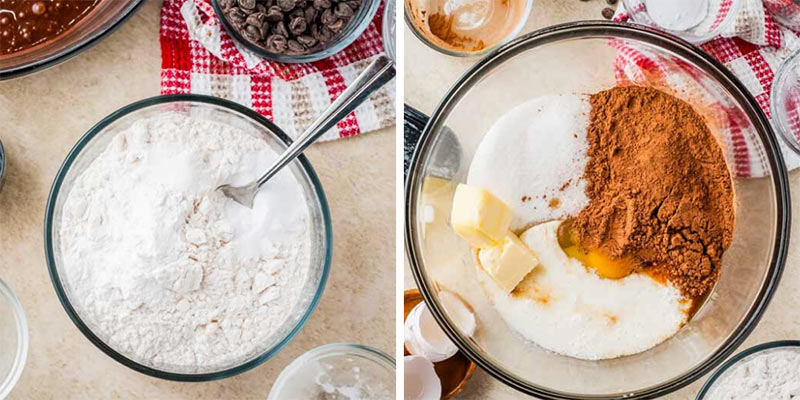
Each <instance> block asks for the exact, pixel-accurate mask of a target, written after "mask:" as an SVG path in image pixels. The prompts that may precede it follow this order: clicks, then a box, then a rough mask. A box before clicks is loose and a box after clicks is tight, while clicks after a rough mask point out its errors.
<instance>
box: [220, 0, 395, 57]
mask: <svg viewBox="0 0 800 400" xmlns="http://www.w3.org/2000/svg"><path fill="white" fill-rule="evenodd" d="M211 4H212V5H213V7H214V10H215V11H216V13H217V16H219V19H220V21H221V22H222V25H223V26H224V27H225V30H226V31H227V32H228V34H230V36H231V37H232V38H233V39H234V40H235V41H236V42H238V43H239V44H241V45H242V46H243V47H245V48H246V49H248V50H250V51H251V52H253V53H256V54H258V55H259V56H261V57H263V58H265V59H268V60H273V61H278V62H284V63H304V62H312V61H317V60H321V59H323V58H327V57H330V56H332V55H334V54H336V53H338V52H340V51H341V50H343V49H344V48H345V47H347V46H349V45H350V44H352V43H353V42H354V41H355V40H356V38H358V37H359V36H360V35H361V34H362V33H363V32H364V30H366V29H367V27H368V26H369V24H370V23H371V22H372V18H373V17H374V16H375V13H376V12H377V11H378V7H379V6H380V0H212V1H211Z"/></svg>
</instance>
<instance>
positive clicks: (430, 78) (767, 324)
mask: <svg viewBox="0 0 800 400" xmlns="http://www.w3.org/2000/svg"><path fill="white" fill-rule="evenodd" d="M605 7H607V4H606V1H605V0H589V1H579V0H535V1H534V5H533V11H532V14H531V17H530V19H529V20H528V23H527V25H526V26H525V28H524V29H523V33H525V32H530V31H532V30H535V29H539V28H542V27H545V26H548V25H553V24H557V23H563V22H569V21H575V20H584V19H601V16H600V11H601V10H602V9H603V8H605ZM403 32H404V33H403V34H404V39H405V60H414V63H413V65H412V64H406V66H407V67H406V70H405V100H404V101H405V103H406V104H409V105H411V106H414V107H416V108H417V109H419V110H421V111H423V112H426V113H430V112H431V111H433V109H434V108H435V106H436V104H437V103H438V102H439V100H440V99H441V98H442V96H443V95H444V94H445V92H446V91H447V90H448V88H449V87H450V86H451V85H452V84H453V83H454V82H455V81H456V79H457V78H458V77H459V76H461V74H463V73H464V72H465V71H466V70H467V69H468V68H469V67H470V66H472V65H473V64H474V63H475V62H476V59H468V58H467V59H460V58H454V57H448V56H445V55H443V54H440V53H438V52H436V51H434V50H432V49H430V48H428V47H427V46H425V45H424V44H423V43H422V42H420V41H419V40H418V39H417V38H416V37H415V36H414V35H413V34H412V33H411V31H410V30H409V29H408V27H406V26H405V25H404V31H403ZM789 179H790V184H791V189H792V194H793V195H794V201H793V204H794V209H795V213H794V214H795V215H794V217H793V221H792V226H793V227H794V228H793V231H794V235H793V238H792V241H791V243H790V249H789V255H788V258H787V262H786V269H785V272H784V275H783V280H782V281H781V284H780V287H779V288H778V290H777V293H776V295H775V297H774V298H773V300H772V302H771V303H770V306H769V308H768V309H767V311H766V313H765V314H764V317H763V319H762V320H761V322H760V323H759V325H758V327H757V328H756V329H755V331H754V332H753V333H752V334H751V335H750V337H749V338H748V339H747V340H746V341H745V342H744V344H742V346H740V347H739V350H743V349H745V348H747V347H750V346H753V345H755V344H758V343H763V342H767V341H772V340H779V339H798V338H800V294H799V293H800V270H798V263H800V249H798V247H797V243H798V241H797V240H798V239H797V232H800V230H799V229H800V218H799V217H798V215H797V214H798V211H797V210H798V209H800V206H799V205H800V199H798V197H800V195H798V193H800V171H794V172H792V173H791V174H790V176H789ZM404 287H405V288H413V287H415V283H414V279H413V277H412V276H411V272H410V270H409V268H408V264H407V263H406V266H405V278H404ZM706 379H707V376H706V377H703V378H701V379H700V380H699V381H698V382H695V383H694V384H692V385H690V386H688V387H686V388H684V389H682V390H680V391H678V392H676V393H673V394H671V395H669V396H666V397H664V398H665V399H670V400H689V399H694V398H695V396H696V394H697V391H698V390H699V388H700V386H701V385H702V383H703V382H705V380H706ZM458 398H460V399H485V398H491V399H517V398H519V399H522V398H528V397H526V396H525V395H522V394H520V393H518V392H516V391H514V390H513V389H510V388H508V387H506V386H505V385H503V384H502V383H500V382H499V381H496V380H495V379H493V378H492V377H491V376H489V375H488V374H487V373H485V372H483V371H481V370H480V369H479V370H478V371H477V372H476V373H475V375H474V376H473V377H472V380H471V381H470V382H469V383H468V385H467V386H466V388H465V390H464V391H463V392H462V393H461V395H460V396H459V397H458Z"/></svg>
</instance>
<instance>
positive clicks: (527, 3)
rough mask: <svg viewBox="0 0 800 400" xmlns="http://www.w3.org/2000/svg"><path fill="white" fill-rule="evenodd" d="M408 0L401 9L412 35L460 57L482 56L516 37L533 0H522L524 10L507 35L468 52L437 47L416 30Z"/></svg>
mask: <svg viewBox="0 0 800 400" xmlns="http://www.w3.org/2000/svg"><path fill="white" fill-rule="evenodd" d="M408 1H409V0H403V11H404V12H403V15H404V19H405V21H406V26H407V27H408V30H410V31H411V33H413V34H414V36H416V38H417V39H418V40H419V41H420V42H422V43H423V44H425V45H426V46H428V47H429V48H431V49H433V50H436V51H438V52H439V53H442V54H444V55H448V56H452V57H461V58H470V57H472V58H477V57H482V56H484V55H486V54H489V53H491V52H492V51H494V50H496V49H498V48H499V47H501V46H503V45H505V44H507V43H509V42H510V41H512V40H514V38H516V37H517V35H519V33H520V31H522V28H523V27H524V26H525V24H526V23H527V22H528V19H530V17H531V9H533V2H534V0H524V1H525V10H523V13H522V18H521V19H520V21H519V23H518V24H517V25H516V26H515V27H514V29H512V30H511V32H510V33H509V34H508V36H506V37H505V38H504V39H503V40H501V41H499V42H497V43H495V44H494V45H492V46H489V47H487V48H485V49H483V50H480V51H473V52H469V51H456V50H451V49H446V48H443V47H439V46H437V45H435V44H433V43H432V42H431V41H430V40H428V38H426V37H425V35H423V34H422V33H420V32H419V30H417V28H416V27H415V26H414V22H413V21H411V19H410V18H409V16H408V15H409V14H410V13H409V12H408V8H407V7H406V5H407V4H408Z"/></svg>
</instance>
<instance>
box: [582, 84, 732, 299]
mask: <svg viewBox="0 0 800 400" xmlns="http://www.w3.org/2000/svg"><path fill="white" fill-rule="evenodd" d="M590 104H591V113H590V123H589V127H588V130H587V138H588V142H589V150H588V157H589V159H588V162H587V165H586V169H585V171H584V178H585V180H586V182H587V186H586V194H587V196H588V198H589V205H588V206H587V207H586V208H584V209H583V210H582V211H581V212H580V214H579V215H578V216H577V217H576V218H575V221H573V223H574V227H575V231H576V233H577V234H578V238H579V240H580V243H581V244H582V245H583V246H584V247H586V248H587V249H597V250H600V251H602V252H604V253H606V254H607V255H609V256H611V257H631V256H632V257H634V258H636V259H637V260H638V261H639V262H640V264H641V265H642V266H643V267H642V268H643V269H644V272H646V273H650V274H651V275H653V276H657V277H660V278H665V279H667V280H668V281H670V282H672V283H673V284H675V285H676V286H677V287H678V288H679V289H680V290H681V292H682V293H683V294H684V295H686V296H690V297H693V298H697V297H701V296H704V295H706V294H707V292H708V291H709V289H711V287H713V285H714V283H715V282H716V281H717V279H718V278H719V274H720V263H721V259H722V253H723V252H724V251H725V250H726V249H727V248H728V246H730V243H731V240H732V238H733V226H734V209H733V187H732V182H731V176H730V172H729V170H728V167H727V165H726V163H725V158H724V155H723V152H722V148H721V146H720V145H719V143H717V141H716V140H715V138H714V137H713V136H712V134H711V132H710V131H709V129H708V127H707V126H706V124H705V122H704V120H703V119H702V117H701V116H700V115H699V114H697V113H696V112H695V111H694V109H692V107H691V106H690V105H689V104H687V103H685V102H684V101H682V100H680V99H678V98H676V97H673V96H671V95H668V94H666V93H664V92H661V91H659V90H656V89H652V88H645V87H638V86H628V87H616V88H613V89H610V90H606V91H603V92H600V93H597V94H594V95H592V96H591V97H590Z"/></svg>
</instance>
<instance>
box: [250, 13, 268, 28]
mask: <svg viewBox="0 0 800 400" xmlns="http://www.w3.org/2000/svg"><path fill="white" fill-rule="evenodd" d="M266 21H267V14H265V13H261V12H256V13H253V14H250V15H249V16H248V17H247V20H246V21H245V22H247V24H248V25H254V26H261V24H263V23H264V22H266Z"/></svg>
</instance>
